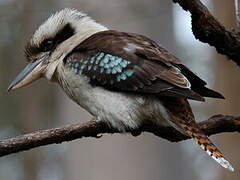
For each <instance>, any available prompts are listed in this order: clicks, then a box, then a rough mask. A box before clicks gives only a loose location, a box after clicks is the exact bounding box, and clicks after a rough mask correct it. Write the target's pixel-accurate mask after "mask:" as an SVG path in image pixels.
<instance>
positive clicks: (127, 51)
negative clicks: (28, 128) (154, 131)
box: [8, 9, 233, 171]
mask: <svg viewBox="0 0 240 180" xmlns="http://www.w3.org/2000/svg"><path fill="white" fill-rule="evenodd" d="M25 53H26V57H27V60H28V65H27V66H26V67H25V69H24V70H23V71H22V72H21V73H20V74H19V75H18V76H17V77H16V79H15V80H14V81H13V82H12V83H11V85H10V86H9V89H8V90H13V89H16V88H20V87H23V86H25V85H27V84H30V83H32V82H33V81H35V80H37V79H39V78H41V77H45V78H46V79H48V80H49V81H52V82H56V83H58V84H59V85H60V86H61V88H62V89H63V90H64V92H65V93H66V94H67V95H68V96H69V97H70V98H71V99H72V100H73V101H75V102H76V103H77V104H79V105H80V106H81V107H83V108H84V109H86V110H87V111H88V112H89V113H90V114H91V115H93V117H95V119H96V120H98V121H105V122H107V123H108V124H109V125H110V126H111V127H113V128H117V129H118V130H120V131H122V132H124V131H125V130H126V129H133V130H134V129H136V128H138V127H139V126H141V124H142V123H143V122H145V121H152V122H153V123H155V124H156V125H160V126H172V127H174V128H175V129H176V130H178V131H180V132H181V133H183V134H185V135H188V136H190V137H191V138H192V139H193V140H194V141H196V142H197V144H198V145H200V147H201V148H202V149H203V150H205V151H206V152H207V153H208V154H209V155H210V156H211V157H212V158H213V159H214V160H216V161H217V162H218V163H219V164H220V165H221V166H223V167H225V168H228V169H230V170H231V171H233V167H232V166H231V165H230V163H229V162H228V161H227V160H226V159H225V158H224V157H223V155H222V153H221V152H220V151H219V150H218V149H217V148H216V146H215V145H214V144H213V143H212V142H211V141H210V140H209V139H208V137H207V136H206V135H205V134H204V133H203V132H202V131H201V130H200V129H199V127H198V125H197V124H196V122H195V119H194V115H193V113H192V110H191V107H190V105H189V103H188V99H192V100H197V101H204V97H213V98H223V96H222V95H221V94H219V93H217V92H215V91H213V90H210V89H208V88H206V87H205V85H206V82H205V81H203V80H202V79H200V78H199V77H198V76H197V75H195V74H194V73H193V72H192V71H190V70H189V69H188V68H187V67H186V66H185V65H183V64H182V62H181V61H180V60H179V59H177V58H176V57H174V56H173V55H172V54H170V53H169V52H168V51H167V50H165V49H164V48H162V47H161V46H160V45H159V44H157V43H156V42H154V41H152V40H151V39H149V38H147V37H145V36H143V35H139V34H135V33H126V32H120V31H116V30H109V29H108V28H107V27H105V26H103V25H101V24H99V23H97V22H95V21H94V20H93V19H91V18H90V17H89V16H88V15H86V14H84V13H82V12H79V11H77V10H73V9H63V10H61V11H59V12H57V13H55V14H54V15H52V16H51V17H50V18H49V19H48V20H47V21H46V22H44V23H43V24H42V25H41V26H40V27H39V28H38V29H37V31H36V32H35V33H34V35H33V37H32V38H31V39H30V41H29V42H28V43H27V45H26V49H25Z"/></svg>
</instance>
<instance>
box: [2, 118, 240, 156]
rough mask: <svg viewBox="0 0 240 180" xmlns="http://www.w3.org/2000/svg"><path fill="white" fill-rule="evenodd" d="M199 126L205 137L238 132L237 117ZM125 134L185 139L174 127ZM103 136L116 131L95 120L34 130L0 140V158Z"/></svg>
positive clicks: (151, 126) (145, 128) (148, 125)
mask: <svg viewBox="0 0 240 180" xmlns="http://www.w3.org/2000/svg"><path fill="white" fill-rule="evenodd" d="M199 126H200V128H201V129H202V130H203V131H204V132H205V133H206V134H207V135H213V134H218V133H223V132H240V117H233V116H224V115H216V116H213V117H211V118H210V119H209V120H207V121H204V122H201V123H199ZM128 132H129V133H131V134H132V135H133V136H138V135H140V134H141V133H142V132H150V133H153V134H154V135H156V136H159V137H162V138H164V139H167V140H169V141H172V142H178V141H182V140H185V139H188V138H189V137H187V136H185V135H183V134H181V133H179V132H178V131H176V130H175V129H174V128H171V127H159V126H156V125H154V124H152V123H151V122H148V123H146V124H144V125H143V126H142V127H141V128H139V129H137V130H134V131H131V130H129V131H128ZM103 133H108V134H109V133H110V134H112V133H120V132H119V131H118V130H116V129H113V128H111V127H109V126H108V125H106V124H105V123H104V122H96V121H90V122H86V123H81V124H74V125H68V126H64V127H60V128H54V129H48V130H42V131H37V132H34V133H30V134H25V135H22V136H18V137H14V138H12V139H8V140H4V141H1V142H0V157H2V156H6V155H9V154H12V153H17V152H20V151H25V150H29V149H32V148H36V147H39V146H45V145H49V144H56V143H62V142H66V141H72V140H75V139H79V138H83V137H97V138H99V137H101V136H99V135H100V134H103Z"/></svg>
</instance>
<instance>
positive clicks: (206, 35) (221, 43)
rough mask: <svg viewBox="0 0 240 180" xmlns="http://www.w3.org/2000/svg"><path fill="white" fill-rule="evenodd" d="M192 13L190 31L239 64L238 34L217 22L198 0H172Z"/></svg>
mask: <svg viewBox="0 0 240 180" xmlns="http://www.w3.org/2000/svg"><path fill="white" fill-rule="evenodd" d="M173 2H175V3H178V4H179V5H180V6H181V7H182V8H183V9H184V10H186V11H189V12H190V13H191V15H192V31H193V34H194V36H195V38H196V39H199V40H200V41H202V42H204V43H208V44H209V45H211V46H214V47H215V48H216V50H217V52H218V53H220V54H223V55H226V56H227V57H228V58H230V59H232V60H233V61H234V62H236V63H237V65H238V66H240V53H239V52H240V35H239V33H236V32H230V31H228V30H226V29H225V27H224V26H223V25H222V24H221V23H219V22H218V21H217V20H216V19H215V18H214V17H213V16H212V14H211V13H210V12H209V10H208V9H207V7H206V6H204V5H203V4H202V3H201V1H200V0H173Z"/></svg>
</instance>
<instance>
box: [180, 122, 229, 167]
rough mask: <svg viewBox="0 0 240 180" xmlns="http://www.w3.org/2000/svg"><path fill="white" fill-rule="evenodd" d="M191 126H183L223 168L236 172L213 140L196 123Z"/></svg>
mask: <svg viewBox="0 0 240 180" xmlns="http://www.w3.org/2000/svg"><path fill="white" fill-rule="evenodd" d="M191 124H192V125H191V126H184V125H183V127H184V129H185V130H186V133H187V134H188V135H189V136H191V137H192V138H193V140H194V141H195V142H196V143H197V144H198V145H199V146H200V147H201V148H202V149H203V150H204V151H206V153H207V154H208V155H209V156H211V157H212V158H213V159H214V160H215V161H217V162H218V163H219V164H220V165H221V166H222V167H224V168H227V169H229V170H230V171H234V168H233V166H232V165H231V164H230V163H229V162H228V161H227V160H226V159H225V158H224V157H223V154H222V153H221V152H220V151H219V150H218V149H217V147H216V146H215V145H214V144H213V143H212V142H211V140H210V139H209V138H208V137H207V136H206V135H205V134H204V133H203V132H202V131H201V130H200V129H199V128H198V126H197V124H195V122H192V123H191Z"/></svg>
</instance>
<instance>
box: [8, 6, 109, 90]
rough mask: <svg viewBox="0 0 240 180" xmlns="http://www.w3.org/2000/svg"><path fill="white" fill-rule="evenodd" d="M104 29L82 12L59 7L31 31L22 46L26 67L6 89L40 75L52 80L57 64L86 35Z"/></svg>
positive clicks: (33, 79) (23, 83) (19, 85)
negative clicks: (30, 34)
mask: <svg viewBox="0 0 240 180" xmlns="http://www.w3.org/2000/svg"><path fill="white" fill-rule="evenodd" d="M104 30H107V28H106V27H104V26H102V25H100V24H98V23H96V22H95V21H94V20H92V19H91V18H90V17H89V16H87V15H86V14H84V13H82V12H79V11H77V10H74V9H67V8H66V9H63V10H61V11H58V12H56V13H55V14H53V15H52V16H51V17H49V18H48V19H47V20H46V21H45V22H44V23H43V24H42V25H40V27H39V28H38V29H37V30H36V31H35V33H34V34H33V36H32V38H31V39H30V41H29V42H28V43H27V45H26V48H25V55H26V58H27V61H28V64H27V66H26V67H25V68H24V69H23V70H22V72H21V73H19V75H18V76H17V77H16V78H15V80H14V81H13V82H12V83H11V84H10V86H9V88H8V91H10V90H13V89H17V88H20V87H23V86H26V85H28V84H30V83H32V82H34V81H36V80H37V79H39V78H41V77H46V78H47V79H48V80H53V77H54V73H55V71H56V68H57V66H58V64H59V63H61V62H63V59H64V57H65V56H66V55H67V54H69V53H70V52H71V51H72V50H73V49H74V48H75V47H76V46H77V45H78V44H79V43H81V42H82V41H83V40H85V39H86V38H88V37H89V36H91V35H93V34H95V33H97V32H99V31H104Z"/></svg>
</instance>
